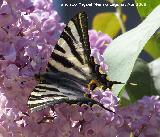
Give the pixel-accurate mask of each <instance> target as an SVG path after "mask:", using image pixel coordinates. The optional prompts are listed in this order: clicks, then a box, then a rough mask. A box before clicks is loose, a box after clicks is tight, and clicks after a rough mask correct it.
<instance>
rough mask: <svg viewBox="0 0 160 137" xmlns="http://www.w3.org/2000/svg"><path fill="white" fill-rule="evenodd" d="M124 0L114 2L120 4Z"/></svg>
mask: <svg viewBox="0 0 160 137" xmlns="http://www.w3.org/2000/svg"><path fill="white" fill-rule="evenodd" d="M124 1H125V0H116V3H118V4H121V3H123V2H124Z"/></svg>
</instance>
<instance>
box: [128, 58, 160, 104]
mask: <svg viewBox="0 0 160 137" xmlns="http://www.w3.org/2000/svg"><path fill="white" fill-rule="evenodd" d="M130 83H134V84H135V85H134V84H133V85H132V84H130ZM126 91H127V93H128V96H129V98H130V100H131V102H135V101H136V100H138V99H141V98H142V97H143V96H152V95H157V94H158V92H157V91H156V89H155V87H154V83H153V78H152V76H151V74H150V69H149V67H148V65H147V63H146V62H144V61H143V60H141V59H138V60H137V61H136V63H135V65H134V68H133V71H132V74H131V76H130V78H129V80H128V82H127V84H126Z"/></svg>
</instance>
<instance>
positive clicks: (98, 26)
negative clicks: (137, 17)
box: [93, 12, 126, 37]
mask: <svg viewBox="0 0 160 137" xmlns="http://www.w3.org/2000/svg"><path fill="white" fill-rule="evenodd" d="M125 21H126V16H125V15H123V22H125ZM93 29H95V30H97V31H101V32H103V33H106V34H108V35H109V36H111V37H114V36H116V35H117V33H118V32H119V31H120V29H121V27H120V23H119V20H118V19H117V17H116V14H115V13H114V12H106V13H100V14H97V15H96V16H95V17H94V19H93Z"/></svg>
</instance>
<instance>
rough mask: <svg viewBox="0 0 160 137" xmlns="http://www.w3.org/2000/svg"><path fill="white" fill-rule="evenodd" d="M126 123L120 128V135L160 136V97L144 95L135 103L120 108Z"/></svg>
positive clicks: (120, 136)
mask: <svg viewBox="0 0 160 137" xmlns="http://www.w3.org/2000/svg"><path fill="white" fill-rule="evenodd" d="M119 114H120V115H121V116H122V117H123V119H124V124H123V126H122V127H120V128H119V129H118V133H119V137H129V136H130V134H131V133H132V135H134V136H136V137H159V136H160V132H159V131H160V97H159V96H152V97H147V96H144V97H143V98H142V99H141V100H138V101H137V102H136V103H135V104H132V105H129V106H127V107H122V108H120V109H119Z"/></svg>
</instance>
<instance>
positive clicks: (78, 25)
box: [28, 12, 121, 111]
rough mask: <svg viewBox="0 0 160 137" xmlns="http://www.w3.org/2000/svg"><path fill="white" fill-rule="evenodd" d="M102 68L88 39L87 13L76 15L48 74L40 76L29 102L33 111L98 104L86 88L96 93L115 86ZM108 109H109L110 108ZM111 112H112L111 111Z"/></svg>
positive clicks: (56, 52) (49, 65)
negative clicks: (75, 104)
mask: <svg viewBox="0 0 160 137" xmlns="http://www.w3.org/2000/svg"><path fill="white" fill-rule="evenodd" d="M101 69H102V68H101V66H100V65H99V64H98V63H97V62H96V60H95V58H94V57H93V56H91V48H90V43H89V36H88V24H87V14H86V13H85V12H80V13H78V14H77V15H75V16H74V17H73V18H72V19H71V20H70V21H69V23H68V24H67V25H66V27H65V28H64V30H63V32H62V33H61V35H60V38H59V40H58V42H57V44H56V45H55V46H54V50H53V51H52V54H51V58H50V60H49V62H48V65H47V71H46V72H45V73H42V74H40V75H38V77H39V79H40V83H39V84H38V85H37V86H36V87H35V88H34V89H33V91H32V92H31V95H30V97H29V100H28V106H29V108H30V109H31V111H36V110H41V109H43V108H46V107H48V106H54V105H55V104H59V103H64V102H65V103H69V104H74V103H82V104H98V105H99V106H101V107H102V108H104V109H107V108H105V107H104V106H103V105H102V104H101V103H99V102H97V101H95V100H94V99H92V98H90V97H89V96H84V95H85V94H86V93H85V92H84V91H83V89H82V87H87V88H88V89H89V90H91V91H94V90H95V89H96V88H98V87H101V88H102V89H103V90H106V89H107V88H108V89H111V88H112V86H113V84H121V82H117V81H110V80H109V79H108V78H107V74H106V73H103V72H102V71H101ZM107 110H108V109H107ZM109 111H110V110H109Z"/></svg>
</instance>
